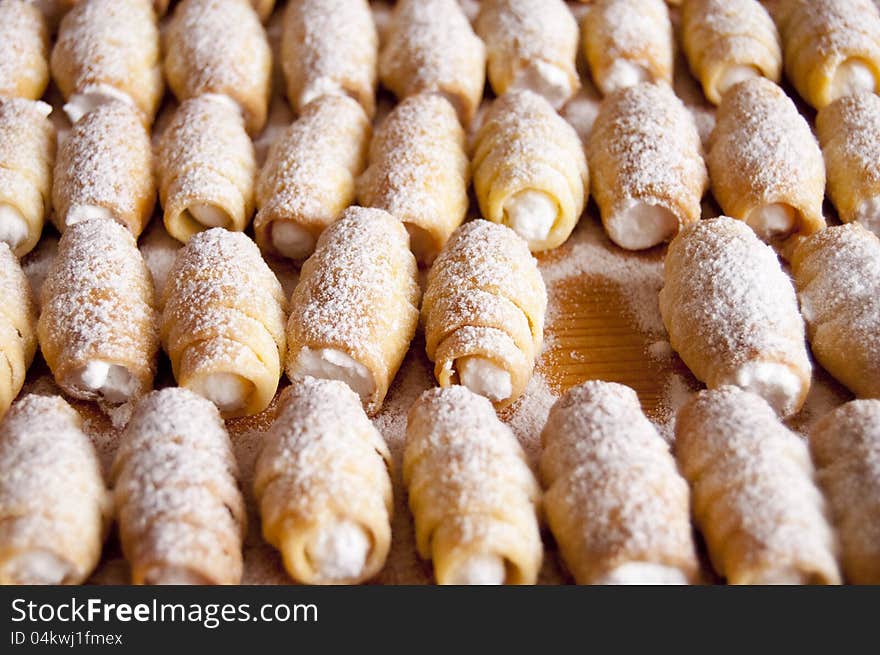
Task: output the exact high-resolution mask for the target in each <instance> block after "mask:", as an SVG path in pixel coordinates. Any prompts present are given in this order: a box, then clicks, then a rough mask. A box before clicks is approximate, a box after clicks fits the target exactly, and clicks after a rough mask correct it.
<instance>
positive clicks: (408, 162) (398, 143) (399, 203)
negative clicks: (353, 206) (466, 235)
mask: <svg viewBox="0 0 880 655" xmlns="http://www.w3.org/2000/svg"><path fill="white" fill-rule="evenodd" d="M469 182H470V161H469V160H468V156H467V152H466V137H465V132H464V130H463V129H462V127H461V125H460V124H459V122H458V118H457V116H456V114H455V109H454V108H453V106H452V105H451V104H449V102H448V101H447V100H446V99H445V98H443V97H442V96H439V95H436V94H431V93H419V94H417V95H414V96H410V97H409V98H407V99H405V100H403V101H402V102H400V104H398V105H397V106H396V107H395V108H394V109H393V110H392V111H391V113H390V114H389V115H388V116H387V117H386V118H385V120H384V121H383V122H382V124H381V125H380V126H379V129H378V130H377V131H376V135H375V136H374V138H373V141H372V143H371V144H370V157H369V166H368V167H367V169H366V171H365V172H364V174H363V175H362V176H361V177H360V179H359V180H358V200H359V201H360V203H361V204H362V205H364V206H365V207H378V208H379V209H384V210H385V211H387V212H389V213H390V214H392V215H393V216H396V217H397V218H399V219H400V220H401V221H403V224H404V226H405V227H406V230H407V232H409V239H410V249H411V250H412V251H413V253H414V254H415V256H416V259H418V261H419V263H420V264H423V265H430V264H431V262H433V261H434V258H435V257H436V256H437V253H439V252H440V250H441V249H442V248H443V246H444V245H445V244H446V241H447V240H448V239H449V235H451V234H452V232H453V231H454V230H455V228H457V227H458V226H459V225H461V223H462V221H464V219H465V215H466V214H467V210H468V203H469V199H468V184H469Z"/></svg>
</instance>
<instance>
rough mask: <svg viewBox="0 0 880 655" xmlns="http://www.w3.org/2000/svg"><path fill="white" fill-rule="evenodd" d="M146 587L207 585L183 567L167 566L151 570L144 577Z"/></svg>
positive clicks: (198, 576) (201, 577) (195, 574)
mask: <svg viewBox="0 0 880 655" xmlns="http://www.w3.org/2000/svg"><path fill="white" fill-rule="evenodd" d="M144 584H148V585H203V584H208V582H207V580H205V578H204V576H202V575H199V574H198V573H196V572H194V571H191V570H190V569H188V568H187V567H185V566H168V567H164V566H163V567H159V568H154V569H151V570H150V572H149V573H147V574H146V575H145V576H144Z"/></svg>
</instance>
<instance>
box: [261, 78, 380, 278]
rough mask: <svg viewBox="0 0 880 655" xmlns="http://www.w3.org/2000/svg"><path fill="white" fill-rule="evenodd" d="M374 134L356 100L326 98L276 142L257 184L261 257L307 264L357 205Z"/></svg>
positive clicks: (307, 109) (331, 96) (317, 101)
mask: <svg viewBox="0 0 880 655" xmlns="http://www.w3.org/2000/svg"><path fill="white" fill-rule="evenodd" d="M371 134H372V131H371V128H370V121H369V119H368V118H367V115H366V114H365V113H364V110H363V108H362V107H361V106H360V105H359V104H358V103H357V101H355V100H354V99H352V98H349V97H348V96H341V95H328V96H322V97H320V98H317V99H316V100H314V101H313V102H311V103H309V104H308V106H307V107H305V109H303V112H302V114H301V115H300V117H299V118H298V119H297V120H296V121H295V122H294V123H292V124H291V125H290V126H289V127H287V129H285V130H284V132H282V133H281V135H280V136H279V137H278V138H277V139H276V140H275V142H274V143H273V144H272V146H271V147H270V148H269V155H268V157H267V158H266V162H265V163H264V164H263V168H262V169H261V170H260V174H259V177H258V178H257V186H256V198H257V207H258V211H257V216H256V218H255V219H254V234H255V236H256V239H257V243H258V244H259V245H260V248H261V249H262V250H263V252H267V253H271V254H273V255H280V256H282V257H287V258H289V259H293V260H296V261H300V262H301V261H303V260H305V259H306V258H307V257H308V256H309V255H311V254H312V252H314V250H315V245H316V243H317V241H318V237H320V236H321V233H322V232H323V231H324V229H325V228H326V227H327V226H328V225H330V224H331V223H332V222H333V221H335V220H336V219H337V218H339V215H340V214H341V213H342V211H343V210H344V209H345V208H346V207H348V206H349V205H350V204H352V202H354V199H355V193H356V187H355V183H356V178H357V176H358V175H360V174H361V172H362V171H363V170H364V167H365V166H366V162H367V149H368V148H369V146H370V136H371Z"/></svg>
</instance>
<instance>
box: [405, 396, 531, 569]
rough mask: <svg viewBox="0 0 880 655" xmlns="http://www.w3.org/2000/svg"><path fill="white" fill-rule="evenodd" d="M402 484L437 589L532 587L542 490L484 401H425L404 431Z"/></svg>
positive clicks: (508, 433)
mask: <svg viewBox="0 0 880 655" xmlns="http://www.w3.org/2000/svg"><path fill="white" fill-rule="evenodd" d="M403 481H404V484H405V485H406V488H407V490H408V492H409V507H410V510H412V514H413V518H414V520H415V529H416V546H417V548H418V552H419V555H420V556H421V557H422V558H423V559H430V560H431V562H432V564H433V568H434V578H435V579H436V581H437V583H438V584H442V585H450V584H451V585H501V584H535V582H536V580H537V577H538V571H539V569H540V567H541V560H542V558H543V552H544V548H543V545H542V544H541V535H540V532H539V525H538V517H537V513H538V511H539V507H540V503H541V489H540V487H539V486H538V482H537V480H535V477H534V475H533V474H532V471H531V469H530V468H529V465H528V464H527V463H526V460H525V454H524V453H523V450H522V448H521V446H520V445H519V442H518V441H517V440H516V437H514V436H513V433H512V432H511V431H510V428H509V427H507V426H506V425H505V424H504V423H502V422H501V421H500V420H499V419H498V417H497V416H496V414H495V411H494V409H493V408H492V405H491V403H490V402H489V401H488V400H486V399H485V398H483V397H481V396H478V395H476V394H474V393H472V392H471V391H468V390H467V389H466V388H465V387H462V386H452V387H447V388H443V389H431V390H429V391H426V392H425V393H423V394H422V395H421V396H420V397H419V399H418V400H416V402H415V404H414V405H413V406H412V408H411V409H410V411H409V416H408V420H407V424H406V448H405V450H404V454H403Z"/></svg>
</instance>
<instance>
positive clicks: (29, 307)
mask: <svg viewBox="0 0 880 655" xmlns="http://www.w3.org/2000/svg"><path fill="white" fill-rule="evenodd" d="M0 298H3V302H2V304H0V418H3V415H4V414H5V413H6V410H8V409H9V406H10V405H11V404H12V401H13V400H15V397H16V396H17V395H18V392H19V391H21V388H22V385H24V379H25V376H26V375H27V370H28V368H29V367H30V365H31V361H33V358H34V354H35V353H36V350H37V305H36V302H34V298H33V295H32V293H31V286H30V284H29V283H28V279H27V277H25V274H24V271H23V270H22V269H21V265H20V264H19V263H18V258H17V257H16V256H15V254H14V253H13V252H12V250H10V248H9V246H8V245H6V244H5V243H0Z"/></svg>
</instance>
